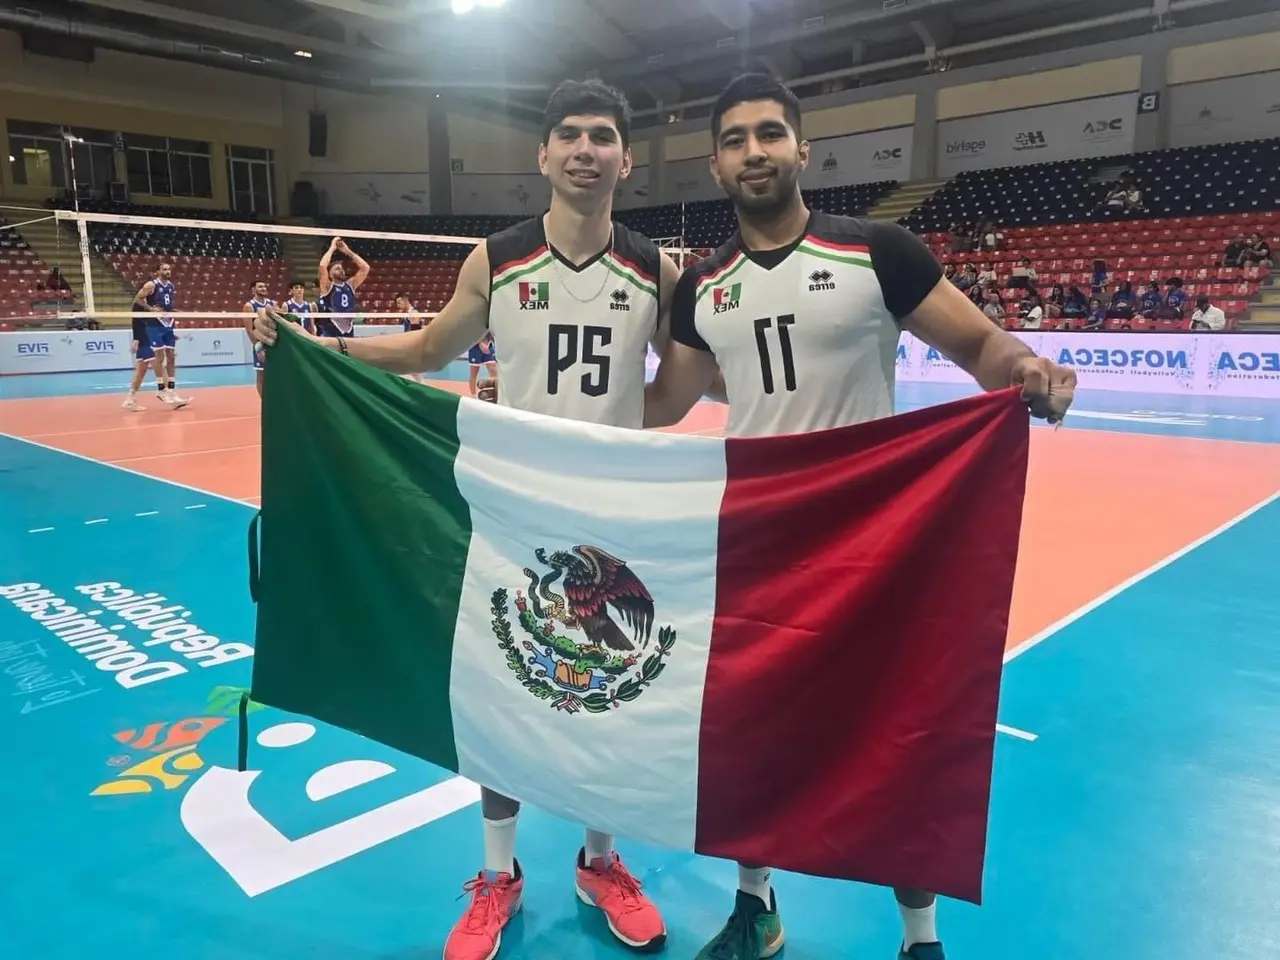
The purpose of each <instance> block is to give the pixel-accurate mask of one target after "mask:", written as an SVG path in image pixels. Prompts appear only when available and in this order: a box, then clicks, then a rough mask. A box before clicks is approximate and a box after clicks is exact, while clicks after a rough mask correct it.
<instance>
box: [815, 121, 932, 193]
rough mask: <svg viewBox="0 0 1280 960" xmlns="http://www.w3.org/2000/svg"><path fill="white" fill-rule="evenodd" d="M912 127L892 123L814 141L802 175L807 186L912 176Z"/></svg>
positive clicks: (836, 184) (817, 186) (824, 185)
mask: <svg viewBox="0 0 1280 960" xmlns="http://www.w3.org/2000/svg"><path fill="white" fill-rule="evenodd" d="M913 132H914V131H913V130H912V128H911V127H893V128H892V129H889V130H873V131H871V132H870V133H855V134H851V135H850V136H847V137H830V138H828V139H826V140H814V141H813V142H812V143H811V145H810V146H811V152H810V154H809V167H808V169H806V170H805V172H804V173H803V174H801V176H800V186H801V187H803V188H804V189H805V190H816V189H818V188H820V187H843V186H848V185H849V184H854V183H876V182H877V181H880V180H909V179H911V141H912V135H913Z"/></svg>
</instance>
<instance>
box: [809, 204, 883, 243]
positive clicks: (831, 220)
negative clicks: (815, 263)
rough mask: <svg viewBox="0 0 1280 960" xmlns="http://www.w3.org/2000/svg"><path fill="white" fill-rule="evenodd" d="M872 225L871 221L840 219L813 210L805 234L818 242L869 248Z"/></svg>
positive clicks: (839, 217) (856, 218) (851, 218)
mask: <svg viewBox="0 0 1280 960" xmlns="http://www.w3.org/2000/svg"><path fill="white" fill-rule="evenodd" d="M874 225H875V221H873V220H863V219H861V218H860V217H841V216H837V215H836V214H834V213H823V212H822V211H821V210H815V211H813V216H812V217H811V218H810V220H809V229H808V231H807V234H808V236H811V237H817V238H818V239H819V240H829V241H831V242H832V243H852V244H860V245H863V246H870V245H871V230H872V228H873V227H874Z"/></svg>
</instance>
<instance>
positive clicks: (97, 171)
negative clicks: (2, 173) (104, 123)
mask: <svg viewBox="0 0 1280 960" xmlns="http://www.w3.org/2000/svg"><path fill="white" fill-rule="evenodd" d="M8 128H9V156H10V157H12V158H13V159H12V160H10V161H9V166H10V169H11V170H12V172H13V182H14V183H15V184H18V185H23V186H33V187H51V188H52V187H66V186H67V185H68V184H70V183H71V171H72V168H73V167H74V169H75V181H76V185H77V186H79V187H80V189H82V190H89V191H102V192H105V191H106V190H107V188H108V185H109V184H110V183H111V181H112V180H114V179H115V156H114V152H113V151H114V147H113V141H114V137H113V136H112V134H111V132H110V131H108V130H94V129H92V128H89V127H62V126H59V125H57V124H52V123H36V122H35V121H31V120H9V121H8ZM68 137H71V138H72V139H68Z"/></svg>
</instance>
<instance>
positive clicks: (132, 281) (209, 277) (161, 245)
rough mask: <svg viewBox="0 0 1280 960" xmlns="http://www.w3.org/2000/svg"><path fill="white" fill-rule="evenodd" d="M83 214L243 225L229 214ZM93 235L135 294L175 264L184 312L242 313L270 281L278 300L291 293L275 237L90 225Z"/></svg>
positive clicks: (116, 207) (123, 209) (95, 206)
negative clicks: (258, 285)
mask: <svg viewBox="0 0 1280 960" xmlns="http://www.w3.org/2000/svg"><path fill="white" fill-rule="evenodd" d="M81 209H82V210H87V211H92V212H101V213H115V214H122V215H128V216H137V217H170V218H173V217H181V218H184V219H201V220H214V221H218V220H222V221H236V220H239V219H240V217H239V215H238V214H235V213H233V212H231V211H228V210H204V209H195V208H175V207H156V206H144V205H140V204H113V203H108V202H103V201H97V202H87V203H84V204H82V205H81ZM88 233H89V245H90V247H91V248H92V249H93V251H94V252H95V253H97V254H99V255H100V256H101V257H102V258H103V259H104V260H105V261H106V262H107V263H108V264H109V265H110V266H111V267H112V268H113V269H114V270H116V272H118V273H119V274H120V276H121V277H123V278H124V280H125V282H126V283H127V284H128V285H129V287H130V288H131V289H134V290H136V289H137V288H138V287H139V286H141V285H142V284H143V283H145V282H146V281H147V280H149V279H151V278H152V277H153V276H155V270H156V267H157V266H158V265H159V264H160V263H161V262H165V263H168V264H170V265H171V266H172V268H173V281H174V284H175V285H176V287H177V289H178V308H179V309H181V310H184V311H205V312H221V311H229V310H230V311H238V310H240V309H241V308H242V307H243V306H244V304H245V302H246V301H247V300H248V298H249V292H250V289H251V287H252V285H253V284H254V282H256V281H258V280H264V281H266V283H267V285H268V287H269V289H270V291H271V296H273V297H281V296H282V295H283V293H284V292H285V291H286V290H287V288H288V264H287V263H286V262H285V260H284V259H283V258H282V256H281V250H280V239H279V236H278V235H276V234H269V233H244V232H240V231H230V230H217V229H213V228H208V227H167V226H148V225H140V224H115V223H90V224H89V227H88ZM197 325H199V324H198V322H197Z"/></svg>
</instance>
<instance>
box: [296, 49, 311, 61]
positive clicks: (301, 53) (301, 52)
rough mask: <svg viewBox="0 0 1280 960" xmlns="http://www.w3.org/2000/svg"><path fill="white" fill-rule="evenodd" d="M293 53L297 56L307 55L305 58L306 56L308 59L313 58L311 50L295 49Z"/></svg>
mask: <svg viewBox="0 0 1280 960" xmlns="http://www.w3.org/2000/svg"><path fill="white" fill-rule="evenodd" d="M293 55H294V56H295V57H305V58H306V59H308V60H310V59H311V51H310V50H295V51H293Z"/></svg>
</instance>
